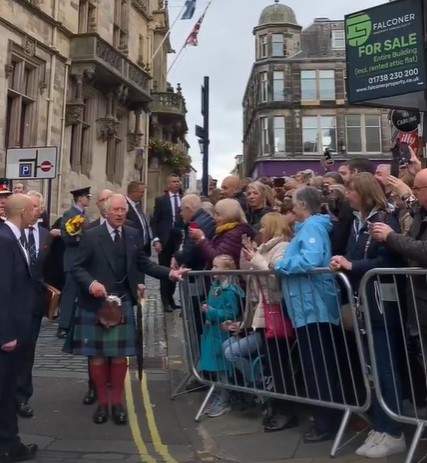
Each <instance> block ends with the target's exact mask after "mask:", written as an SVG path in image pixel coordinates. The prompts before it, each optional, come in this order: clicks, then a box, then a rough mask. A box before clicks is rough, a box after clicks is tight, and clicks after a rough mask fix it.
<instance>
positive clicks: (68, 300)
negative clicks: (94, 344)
mask: <svg viewBox="0 0 427 463" xmlns="http://www.w3.org/2000/svg"><path fill="white" fill-rule="evenodd" d="M70 193H71V194H72V195H73V202H74V203H73V205H72V206H71V208H70V209H69V210H68V211H66V212H64V215H63V216H62V224H61V236H62V240H63V242H64V244H65V251H64V272H65V285H64V288H63V290H62V296H61V308H60V312H59V326H58V332H57V336H58V338H60V339H65V338H66V336H67V333H68V331H69V329H70V327H71V321H72V319H73V315H74V311H75V306H76V297H77V285H76V283H75V281H74V278H73V276H72V274H71V269H72V266H73V260H74V257H75V255H76V251H77V248H78V246H79V243H80V239H81V235H82V233H81V232H80V233H78V234H76V235H70V233H69V232H68V231H67V222H68V221H69V220H71V219H73V218H74V217H76V216H83V217H85V216H86V208H87V207H88V206H89V203H90V198H91V194H90V187H87V188H79V189H77V190H73V191H71V192H70Z"/></svg>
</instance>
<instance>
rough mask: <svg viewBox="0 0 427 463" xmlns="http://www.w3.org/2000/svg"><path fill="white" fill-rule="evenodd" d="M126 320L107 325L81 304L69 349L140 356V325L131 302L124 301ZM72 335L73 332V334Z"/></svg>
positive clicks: (95, 354) (81, 352)
mask: <svg viewBox="0 0 427 463" xmlns="http://www.w3.org/2000/svg"><path fill="white" fill-rule="evenodd" d="M122 309H123V311H124V313H125V323H124V324H123V325H118V326H115V327H114V328H103V327H102V326H101V325H100V324H99V323H98V322H97V319H96V312H94V311H93V310H85V309H84V308H82V307H77V310H76V315H75V319H74V326H73V330H72V337H71V336H70V338H71V339H69V345H68V346H67V347H66V351H68V352H69V353H71V354H75V355H84V356H87V357H131V356H135V355H136V324H135V314H134V310H133V307H132V304H131V302H129V301H123V303H122ZM70 335H71V333H70Z"/></svg>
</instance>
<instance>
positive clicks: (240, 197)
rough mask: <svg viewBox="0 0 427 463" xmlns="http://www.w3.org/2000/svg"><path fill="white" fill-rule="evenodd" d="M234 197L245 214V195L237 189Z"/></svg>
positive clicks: (246, 210)
mask: <svg viewBox="0 0 427 463" xmlns="http://www.w3.org/2000/svg"><path fill="white" fill-rule="evenodd" d="M234 199H237V201H239V204H240V206H241V207H242V209H243V212H244V213H245V214H246V213H247V212H248V203H247V201H246V195H245V193H243V191H239V192H238V193H237V194H236V195H235V196H234Z"/></svg>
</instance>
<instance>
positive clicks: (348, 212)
mask: <svg viewBox="0 0 427 463" xmlns="http://www.w3.org/2000/svg"><path fill="white" fill-rule="evenodd" d="M331 212H332V214H333V217H332V235H331V241H332V255H333V256H336V255H342V254H345V252H346V249H347V242H348V237H349V236H350V233H351V227H352V225H353V219H354V215H353V209H352V208H351V207H350V205H349V204H348V202H347V201H339V202H338V203H337V204H336V208H335V209H334V210H332V211H331Z"/></svg>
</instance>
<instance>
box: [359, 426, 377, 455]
mask: <svg viewBox="0 0 427 463" xmlns="http://www.w3.org/2000/svg"><path fill="white" fill-rule="evenodd" d="M381 438H382V433H380V432H377V431H374V430H372V431H369V434H368V437H367V438H366V440H365V442H364V443H363V445H362V446H360V447H359V448H358V449H357V450H356V455H359V456H360V457H366V452H367V451H368V450H369V449H370V448H371V447H372V446H373V445H376V442H379V441H380V440H381Z"/></svg>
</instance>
